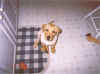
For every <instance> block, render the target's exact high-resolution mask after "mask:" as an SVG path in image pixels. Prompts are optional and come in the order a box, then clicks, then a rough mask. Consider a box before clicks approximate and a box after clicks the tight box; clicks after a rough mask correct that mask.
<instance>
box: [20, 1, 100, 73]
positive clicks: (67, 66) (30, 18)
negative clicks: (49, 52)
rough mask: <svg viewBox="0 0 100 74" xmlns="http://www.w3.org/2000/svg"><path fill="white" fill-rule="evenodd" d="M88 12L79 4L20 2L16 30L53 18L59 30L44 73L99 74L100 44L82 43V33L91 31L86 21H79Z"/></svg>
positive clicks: (88, 9) (83, 40)
mask: <svg viewBox="0 0 100 74" xmlns="http://www.w3.org/2000/svg"><path fill="white" fill-rule="evenodd" d="M90 10H91V8H89V7H88V6H86V5H82V4H75V5H74V4H69V3H64V4H63V3H61V4H60V3H52V2H50V3H44V4H43V3H39V2H36V3H34V2H32V0H30V1H28V0H26V2H25V1H24V2H23V0H22V2H21V5H20V14H19V27H23V26H26V27H29V26H33V25H39V26H41V24H44V23H48V21H51V20H52V19H53V20H55V24H57V25H59V26H60V27H61V28H62V29H63V33H62V34H61V35H60V37H59V41H58V44H57V46H56V54H55V55H53V56H51V60H50V62H51V65H50V67H49V68H48V70H47V72H45V73H44V74H100V65H99V62H100V58H99V57H100V45H96V44H93V43H90V42H88V41H87V40H86V38H85V34H86V33H88V32H93V31H92V30H91V29H90V27H89V26H88V23H87V22H86V21H81V19H82V17H83V16H84V15H85V14H86V13H87V12H89V11H90ZM93 33H94V32H93Z"/></svg>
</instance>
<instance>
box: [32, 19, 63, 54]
mask: <svg viewBox="0 0 100 74" xmlns="http://www.w3.org/2000/svg"><path fill="white" fill-rule="evenodd" d="M53 22H54V21H51V22H50V23H48V24H43V25H42V28H41V30H40V32H39V34H38V39H37V40H36V41H35V44H34V47H37V45H38V43H39V41H40V42H41V46H42V47H41V50H42V51H48V50H49V47H51V52H52V53H55V45H56V43H57V40H58V36H59V34H60V33H61V32H62V30H61V29H60V28H59V27H58V26H56V25H55V24H53ZM48 52H49V51H48Z"/></svg>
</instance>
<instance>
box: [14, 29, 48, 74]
mask: <svg viewBox="0 0 100 74" xmlns="http://www.w3.org/2000/svg"><path fill="white" fill-rule="evenodd" d="M39 30H40V28H34V27H31V28H21V29H18V35H17V50H16V69H15V72H16V73H21V72H23V73H25V74H26V73H39V72H41V71H42V70H43V69H44V66H45V65H46V64H47V58H48V56H47V53H45V52H41V51H40V46H38V48H33V44H34V40H36V38H37V33H38V31H39ZM21 62H24V63H25V64H26V65H27V70H25V71H22V70H21V69H20V67H19V64H20V63H21Z"/></svg>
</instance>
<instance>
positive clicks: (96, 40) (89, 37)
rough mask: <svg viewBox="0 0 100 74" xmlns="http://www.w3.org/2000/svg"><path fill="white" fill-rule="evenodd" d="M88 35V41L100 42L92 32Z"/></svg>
mask: <svg viewBox="0 0 100 74" xmlns="http://www.w3.org/2000/svg"><path fill="white" fill-rule="evenodd" d="M86 36H87V40H88V41H90V42H94V43H97V44H100V40H99V39H96V38H95V37H93V36H92V35H91V34H90V33H88V34H86Z"/></svg>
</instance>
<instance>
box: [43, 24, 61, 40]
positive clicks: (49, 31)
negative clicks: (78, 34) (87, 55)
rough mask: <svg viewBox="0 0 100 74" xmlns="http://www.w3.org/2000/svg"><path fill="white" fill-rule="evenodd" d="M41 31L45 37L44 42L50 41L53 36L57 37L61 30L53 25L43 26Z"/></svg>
mask: <svg viewBox="0 0 100 74" xmlns="http://www.w3.org/2000/svg"><path fill="white" fill-rule="evenodd" d="M42 31H43V33H44V35H45V40H48V41H52V40H53V39H54V38H55V36H58V35H59V34H60V33H61V32H62V30H61V29H60V28H59V27H58V26H56V25H55V24H52V23H50V24H43V25H42Z"/></svg>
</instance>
